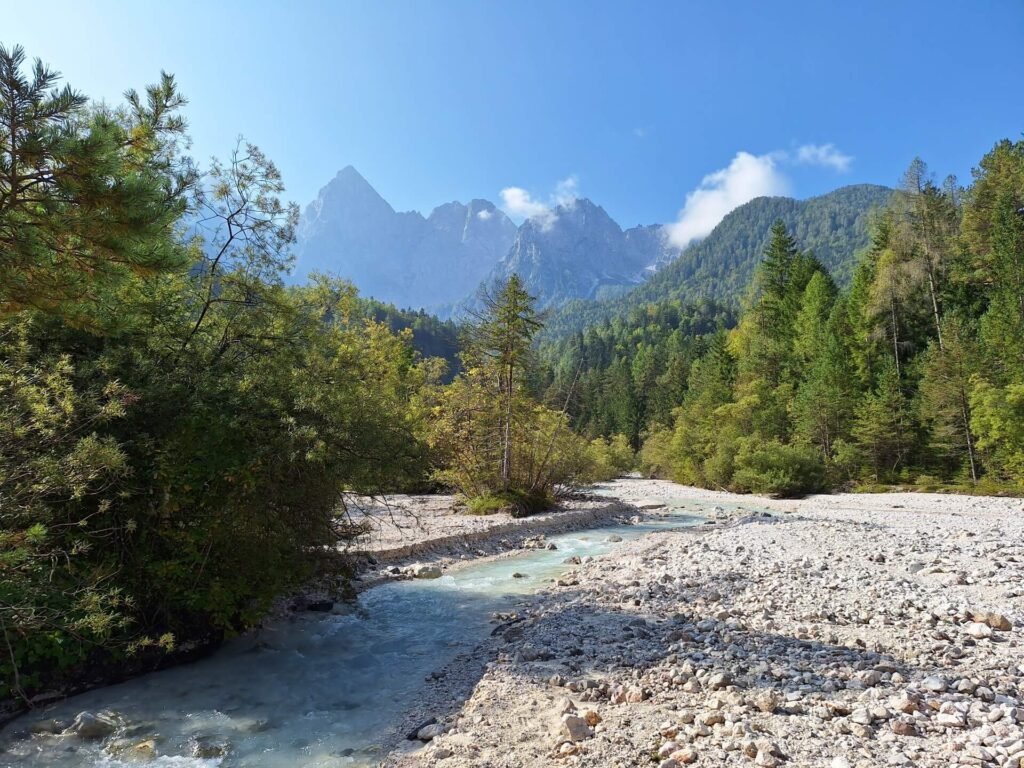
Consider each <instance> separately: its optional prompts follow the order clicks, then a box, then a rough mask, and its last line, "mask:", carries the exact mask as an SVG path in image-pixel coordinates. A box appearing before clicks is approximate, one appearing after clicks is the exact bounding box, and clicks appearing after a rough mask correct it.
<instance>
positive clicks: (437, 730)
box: [416, 723, 445, 741]
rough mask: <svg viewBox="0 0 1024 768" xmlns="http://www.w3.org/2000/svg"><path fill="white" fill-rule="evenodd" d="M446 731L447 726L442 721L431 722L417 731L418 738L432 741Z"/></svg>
mask: <svg viewBox="0 0 1024 768" xmlns="http://www.w3.org/2000/svg"><path fill="white" fill-rule="evenodd" d="M444 732H445V727H444V725H442V724H441V723H431V724H430V725H424V726H423V727H422V728H420V729H419V730H418V731H417V732H416V738H417V739H419V740H420V741H431V740H432V739H436V738H437V737H438V736H440V735H441V734H442V733H444Z"/></svg>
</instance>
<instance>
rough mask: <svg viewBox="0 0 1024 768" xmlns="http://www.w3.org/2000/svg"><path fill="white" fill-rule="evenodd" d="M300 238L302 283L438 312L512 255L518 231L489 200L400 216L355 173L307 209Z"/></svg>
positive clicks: (342, 175)
mask: <svg viewBox="0 0 1024 768" xmlns="http://www.w3.org/2000/svg"><path fill="white" fill-rule="evenodd" d="M297 234H298V241H299V242H298V247H297V249H296V268H295V276H296V277H297V278H298V279H304V278H305V277H306V276H307V275H308V274H309V273H310V272H311V271H314V270H318V271H324V272H331V273H334V274H337V275H339V276H341V277H344V278H347V279H349V280H351V281H352V282H353V283H355V285H356V287H358V288H359V290H360V292H361V293H362V294H363V295H366V296H373V297H374V298H377V299H380V300H382V301H385V302H390V303H393V304H396V305H398V306H402V307H415V308H433V307H440V306H444V305H447V304H452V303H454V302H456V301H458V300H460V299H462V298H463V297H464V296H466V295H467V294H469V293H470V292H472V291H473V290H475V289H476V287H477V286H478V285H479V284H480V281H481V280H482V279H483V278H484V276H485V275H486V274H487V273H488V271H489V270H490V269H491V268H492V266H493V265H494V264H495V262H497V261H498V259H500V258H501V257H502V256H503V255H505V254H506V253H507V252H508V249H509V247H510V246H511V245H512V241H513V240H514V238H515V236H516V226H515V224H513V223H512V221H511V220H510V219H509V218H508V217H507V216H506V215H505V214H504V213H503V212H502V211H500V210H499V209H498V208H497V207H496V206H495V205H494V204H493V203H491V202H489V201H487V200H473V201H471V202H470V203H469V204H468V205H464V204H462V203H459V202H451V203H446V204H444V205H441V206H438V207H437V208H435V209H434V211H433V212H432V213H431V214H430V216H429V217H427V218H424V217H423V216H422V215H420V214H419V213H417V212H415V211H410V212H406V213H399V212H396V211H395V209H394V208H392V207H391V205H390V204H388V202H387V201H386V200H384V198H383V197H381V196H380V195H379V194H378V193H377V191H376V190H375V189H374V188H373V187H372V186H371V185H370V184H369V182H367V181H366V179H364V178H363V177H362V176H361V175H360V174H359V172H358V171H356V169H355V168H353V167H352V166H348V167H346V168H343V169H342V170H341V171H339V172H338V174H337V176H335V177H334V179H332V180H331V181H330V182H329V183H328V184H327V186H325V187H324V188H323V189H322V190H320V194H319V195H318V196H317V199H316V200H314V201H313V202H312V203H310V205H309V206H307V207H306V210H305V211H304V212H303V214H302V218H301V220H300V222H299V229H298V233H297Z"/></svg>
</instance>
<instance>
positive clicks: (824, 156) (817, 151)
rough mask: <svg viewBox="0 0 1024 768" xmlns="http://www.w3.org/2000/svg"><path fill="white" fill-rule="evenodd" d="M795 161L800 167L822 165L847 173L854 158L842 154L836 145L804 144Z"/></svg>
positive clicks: (799, 149)
mask: <svg viewBox="0 0 1024 768" xmlns="http://www.w3.org/2000/svg"><path fill="white" fill-rule="evenodd" d="M793 161H794V162H795V163H797V164H799V165H820V166H823V167H825V168H832V169H833V170H836V171H839V173H845V172H846V171H848V170H850V163H851V162H853V158H852V157H851V156H850V155H847V154H845V153H844V152H840V151H839V150H838V149H837V148H836V146H835V144H804V145H803V146H802V147H798V148H797V150H796V157H795V158H794V159H793Z"/></svg>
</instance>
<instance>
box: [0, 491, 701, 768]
mask: <svg viewBox="0 0 1024 768" xmlns="http://www.w3.org/2000/svg"><path fill="white" fill-rule="evenodd" d="M652 506H661V504H660V503H652ZM623 510H625V511H626V512H629V513H631V514H628V515H623V514H621V513H622V512H623ZM709 514H711V515H712V516H714V515H716V514H717V513H715V512H714V511H713V510H709ZM560 515H564V518H563V517H559V516H560ZM508 522H509V521H504V522H503V521H502V520H501V519H500V518H499V519H496V520H479V521H477V522H476V523H475V527H476V528H477V529H478V530H476V531H475V532H471V533H472V535H471V536H470V540H471V542H472V544H471V546H474V547H480V548H481V549H480V550H479V551H478V552H475V553H468V552H466V551H465V549H464V547H465V545H464V544H462V543H460V544H459V546H458V547H457V548H455V549H452V548H451V547H452V545H451V542H448V544H446V545H445V546H444V547H441V544H440V542H442V541H443V540H444V539H445V538H446V537H440V538H439V537H437V536H436V535H432V533H431V531H433V533H434V534H436V533H437V532H438V530H439V528H438V527H437V526H434V527H433V528H432V527H431V526H430V525H429V524H427V525H425V526H424V527H423V528H422V530H419V531H418V532H415V533H411V532H410V533H406V534H404V536H405V538H406V539H410V538H411V539H413V542H411V543H420V544H426V543H427V542H433V543H432V545H431V551H432V552H434V553H435V556H436V558H437V559H435V560H433V561H429V562H425V561H424V560H423V559H417V561H416V562H414V563H411V564H410V565H408V566H402V567H398V566H394V568H395V570H397V571H398V572H399V575H398V576H397V577H395V578H392V579H390V580H389V581H388V582H386V583H381V584H379V585H378V586H377V587H376V588H374V589H367V590H364V591H363V592H362V593H361V594H360V595H359V598H358V600H357V601H356V602H354V603H344V602H342V603H335V604H333V605H326V606H325V605H313V604H309V603H307V604H306V606H305V608H306V609H305V610H283V611H281V612H280V613H279V614H278V615H276V616H274V617H272V618H271V619H270V620H268V621H267V622H265V623H264V625H263V626H262V627H261V628H259V629H258V630H256V631H253V632H250V633H248V634H246V635H244V636H242V637H240V638H236V639H235V640H232V641H230V642H228V643H227V644H225V645H224V646H223V647H222V648H220V649H219V650H217V651H216V652H215V653H213V654H212V655H210V656H209V657H207V658H205V659H203V660H201V661H198V662H196V663H194V664H186V665H182V666H179V667H174V668H171V669H167V670H164V671H161V672H158V673H154V674H150V675H145V676H142V677H138V678H135V679H132V680H129V681H127V682H125V683H121V684H118V685H114V686H109V687H102V688H97V689H95V690H92V691H89V692H86V693H83V694H81V695H79V696H76V697H74V698H72V699H69V700H67V701H64V702H60V703H56V704H53V705H51V706H48V707H45V708H42V709H40V710H38V711H36V712H33V713H32V714H31V715H27V716H26V717H24V718H21V719H20V720H17V721H14V722H12V723H11V724H10V725H9V726H8V727H7V728H5V729H4V730H3V731H2V732H0V764H3V765H16V766H21V765H33V766H36V765H51V766H62V767H63V766H67V767H68V768H81V767H83V766H96V765H103V766H120V765H122V764H125V765H127V764H134V763H136V762H150V761H158V762H164V763H168V764H171V763H173V764H174V765H181V766H197V767H198V766H204V767H208V766H213V765H222V766H224V768H228V766H232V767H234V768H239V767H241V766H245V767H247V768H248V767H251V768H257V767H258V768H276V767H277V766H280V767H281V768H284V767H285V766H288V768H294V766H309V767H310V768H312V767H314V766H315V767H316V768H326V767H328V766H329V767H330V768H340V767H341V766H353V765H358V766H370V765H374V764H376V763H377V762H379V760H380V759H381V756H382V755H383V754H384V753H385V750H386V747H387V745H388V744H389V743H392V742H391V741H389V738H388V736H387V734H388V732H389V731H390V730H391V729H393V726H394V724H395V723H396V722H399V721H400V720H401V717H402V715H403V713H405V712H407V711H408V710H409V709H410V708H411V707H413V706H414V705H415V703H416V702H421V701H425V700H426V698H427V697H426V695H425V689H429V688H430V687H431V681H433V680H436V679H437V671H438V670H439V669H441V668H443V667H446V666H451V665H454V666H458V667H462V668H465V669H467V670H468V669H470V665H467V664H463V663H462V660H463V659H468V658H470V657H472V656H473V654H474V653H475V652H476V649H477V648H479V647H481V645H482V644H483V643H484V642H485V641H486V639H487V637H488V635H489V634H490V633H491V632H492V631H493V630H494V626H495V623H496V622H501V621H504V617H507V616H508V615H510V614H512V613H514V612H515V611H516V610H518V608H519V606H520V605H521V604H522V601H523V600H524V599H527V598H528V597H529V595H530V594H531V593H533V592H534V591H536V590H537V589H538V588H539V587H543V585H544V584H546V583H548V582H550V581H551V580H552V579H555V578H558V577H559V576H560V575H561V574H562V573H564V572H565V570H566V569H568V568H570V567H571V563H579V562H587V561H589V560H590V558H592V557H593V556H598V555H601V554H604V553H606V552H607V551H609V550H610V549H612V548H614V547H616V546H621V544H622V543H623V542H624V541H625V540H629V539H632V538H637V537H641V536H644V535H647V534H648V533H650V532H652V531H654V530H659V529H663V528H665V527H674V526H679V525H693V524H695V523H699V522H701V521H700V520H699V519H695V518H693V517H692V516H690V515H688V514H687V513H679V512H678V511H674V510H669V509H666V508H664V507H662V508H661V509H657V510H651V511H650V512H648V513H645V514H642V513H640V511H639V510H638V509H636V508H632V507H625V508H624V507H623V506H622V505H621V503H619V502H617V501H614V500H607V501H605V500H601V499H589V500H581V506H580V507H579V508H576V509H570V510H567V511H564V512H559V513H556V514H553V515H550V516H541V517H540V518H529V519H526V520H523V521H521V522H520V521H516V523H515V530H514V534H515V535H514V536H511V535H508V530H507V529H505V528H504V526H505V525H506V524H507V523H508ZM452 524H454V525H459V524H460V523H459V522H458V521H454V522H453V523H452ZM538 525H539V526H541V527H542V528H544V529H545V530H546V532H545V531H542V530H538V528H537V527H536V526H538ZM566 526H568V527H571V528H573V529H574V530H572V531H570V532H564V531H563V532H555V530H556V529H559V528H563V527H566ZM580 526H585V528H584V530H576V529H578V528H579V527H580ZM595 526H596V527H595ZM446 527H449V526H448V524H445V525H442V526H440V528H441V529H444V528H446ZM487 531H490V532H491V533H492V534H494V535H489V536H484V534H485V532H487ZM496 532H503V533H502V536H501V537H500V538H499V537H498V536H497V533H496ZM480 537H484V538H483V539H481V538H480ZM509 545H515V546H516V547H517V548H516V549H514V550H507V549H506V547H507V546H509ZM439 547H440V548H439ZM489 551H494V552H495V554H493V555H488V554H486V552H489ZM480 552H484V556H482V557H481V556H473V555H479V553H480ZM422 554H423V553H422V552H421V553H420V554H418V555H417V558H422ZM455 558H465V559H455ZM567 561H568V562H567ZM420 568H430V569H437V570H438V571H440V575H438V574H437V573H434V574H432V575H433V576H435V577H434V578H408V574H409V572H410V571H413V572H415V571H418V570H419V569H420ZM526 570H528V571H529V573H528V574H527V573H525V572H521V571H526ZM296 607H298V606H296ZM82 713H85V714H82Z"/></svg>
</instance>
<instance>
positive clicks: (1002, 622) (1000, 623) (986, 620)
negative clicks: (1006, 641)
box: [967, 611, 1013, 632]
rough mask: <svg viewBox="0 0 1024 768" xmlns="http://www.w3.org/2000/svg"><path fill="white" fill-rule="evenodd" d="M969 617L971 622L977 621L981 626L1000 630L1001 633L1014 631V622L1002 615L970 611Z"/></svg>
mask: <svg viewBox="0 0 1024 768" xmlns="http://www.w3.org/2000/svg"><path fill="white" fill-rule="evenodd" d="M967 615H968V616H969V617H970V619H971V621H975V622H977V623H979V624H987V625H988V626H989V627H991V628H992V629H996V630H999V631H1000V632H1009V631H1010V630H1011V629H1013V622H1012V621H1010V620H1009V619H1008V618H1006V617H1005V616H1004V615H1003V614H1001V613H993V612H991V611H968V612H967Z"/></svg>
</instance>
